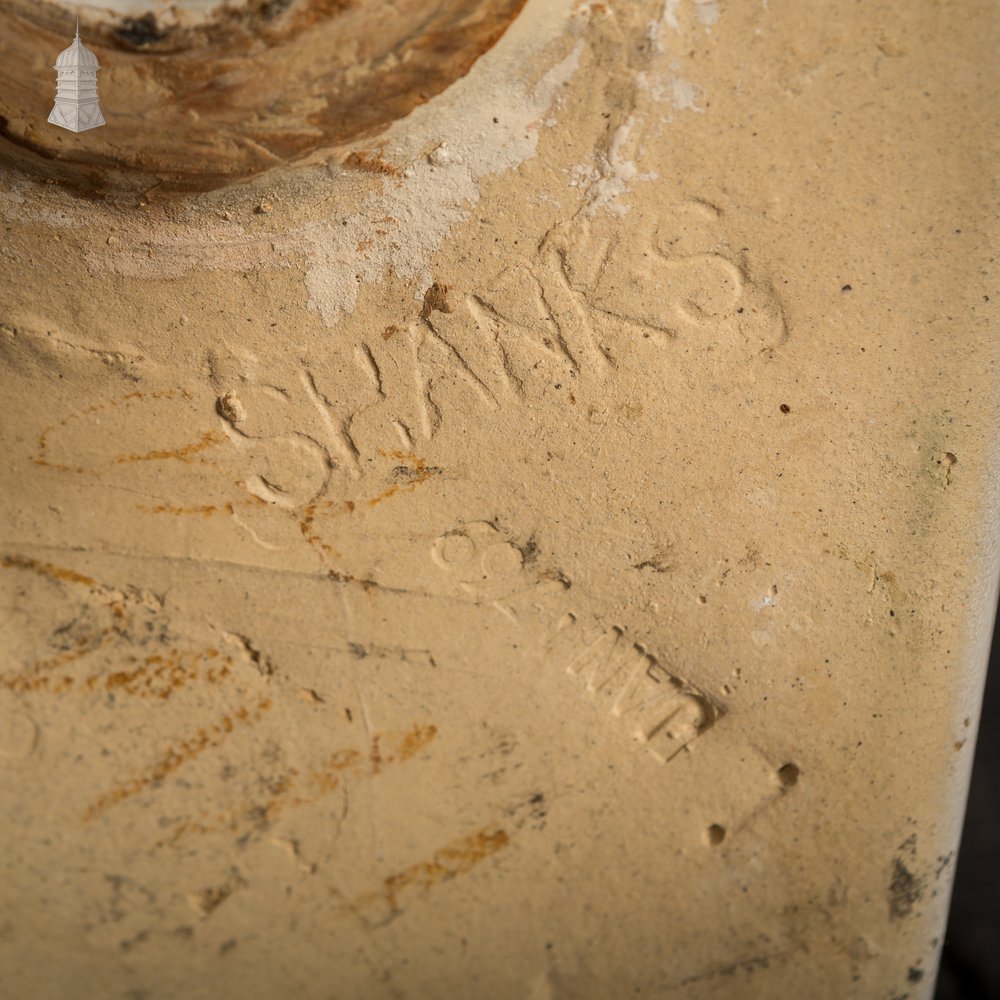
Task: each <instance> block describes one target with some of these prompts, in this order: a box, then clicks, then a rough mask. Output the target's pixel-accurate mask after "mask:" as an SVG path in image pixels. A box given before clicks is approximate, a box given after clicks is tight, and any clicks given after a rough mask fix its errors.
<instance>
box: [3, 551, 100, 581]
mask: <svg viewBox="0 0 1000 1000" xmlns="http://www.w3.org/2000/svg"><path fill="white" fill-rule="evenodd" d="M0 566H2V567H3V568H4V569H26V570H31V572H33V573H38V574H39V575H40V576H47V577H49V578H50V579H53V580H62V581H63V582H64V583H82V584H83V585H84V586H86V587H96V586H98V583H97V581H96V580H93V579H91V578H90V577H89V576H84V575H83V573H77V572H76V570H73V569H66V568H64V567H62V566H54V565H53V564H52V563H47V562H39V561H38V560H37V559H29V558H28V557H27V556H0Z"/></svg>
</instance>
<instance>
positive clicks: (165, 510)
mask: <svg viewBox="0 0 1000 1000" xmlns="http://www.w3.org/2000/svg"><path fill="white" fill-rule="evenodd" d="M241 506H248V505H247V504H241ZM138 507H139V510H141V511H145V512H146V513H147V514H176V515H178V516H179V515H181V514H195V515H197V514H200V515H201V516H202V517H211V516H212V515H213V514H222V513H225V514H232V513H234V508H233V504H232V503H231V502H227V503H224V504H221V505H220V506H216V505H215V504H202V505H200V506H195V507H174V506H173V505H172V504H166V503H161V504H158V505H157V506H156V507H146V506H144V505H143V504H138Z"/></svg>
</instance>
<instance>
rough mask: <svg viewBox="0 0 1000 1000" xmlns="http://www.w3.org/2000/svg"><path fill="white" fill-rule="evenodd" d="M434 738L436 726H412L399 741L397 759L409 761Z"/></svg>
mask: <svg viewBox="0 0 1000 1000" xmlns="http://www.w3.org/2000/svg"><path fill="white" fill-rule="evenodd" d="M435 736H437V726H414V727H413V728H412V729H411V730H410V731H409V732H408V733H406V734H405V735H404V736H403V738H402V740H400V743H399V750H398V751H397V753H398V754H399V759H400V760H409V759H410V758H411V757H413V756H415V755H416V754H418V753H420V751H421V750H423V748H424V747H425V746H427V745H428V744H429V743H430V742H431V741H432V740H433V739H434V737H435Z"/></svg>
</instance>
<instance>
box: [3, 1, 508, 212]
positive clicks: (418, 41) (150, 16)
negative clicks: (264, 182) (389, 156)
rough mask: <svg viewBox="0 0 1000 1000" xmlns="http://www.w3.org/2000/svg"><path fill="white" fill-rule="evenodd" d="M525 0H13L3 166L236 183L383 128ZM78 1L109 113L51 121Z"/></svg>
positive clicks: (92, 177) (7, 14) (79, 177)
mask: <svg viewBox="0 0 1000 1000" xmlns="http://www.w3.org/2000/svg"><path fill="white" fill-rule="evenodd" d="M524 3H525V0H408V2H407V3H404V4H393V3H390V2H388V0H243V2H240V3H227V4H224V5H222V6H214V7H206V6H205V5H204V4H201V5H197V6H198V7H199V8H200V9H199V10H198V16H190V17H188V16H185V12H184V11H183V10H180V12H178V6H179V5H175V6H174V8H173V10H172V11H170V12H168V14H159V13H156V12H155V11H154V10H151V9H149V8H150V7H152V6H154V5H152V4H148V3H135V4H117V5H116V9H117V10H119V11H122V10H129V11H131V13H128V14H124V13H115V12H112V11H107V10H105V11H97V10H96V9H95V8H92V7H85V6H79V7H77V6H73V5H67V6H63V5H62V4H57V3H54V2H47V0H0V15H2V19H3V23H4V31H3V33H2V34H0V55H2V59H0V167H7V168H14V169H20V170H22V171H25V172H27V173H30V174H31V175H32V176H34V177H36V178H38V179H45V180H49V181H52V182H56V183H61V184H65V185H67V186H69V187H72V188H74V189H76V190H77V191H79V192H81V193H84V194H89V195H94V196H98V197H100V196H106V195H111V194H114V193H115V192H120V191H143V190H148V189H149V188H152V187H157V188H158V189H159V190H173V191H185V190H187V191H203V190H210V189H213V188H217V187H221V186H224V185H226V184H229V183H232V182H234V181H238V180H241V179H244V178H247V177H252V176H253V175H255V174H259V173H262V172H263V171H265V170H269V169H271V168H273V167H276V166H280V165H282V164H288V163H292V162H294V161H296V160H298V159H301V158H302V157H304V156H306V155H308V154H309V153H312V152H314V151H315V150H317V149H320V148H324V147H332V146H343V145H346V144H349V143H354V142H356V141H358V140H364V139H366V138H370V137H372V136H374V135H377V134H378V133H379V132H380V131H382V130H383V129H384V128H385V127H386V126H387V125H388V124H390V123H391V122H393V121H396V120H398V119H399V118H402V117H404V116H405V115H407V114H408V113H409V112H410V111H412V110H413V108H415V107H417V106H418V105H419V104H422V103H424V102H425V101H427V100H429V99H430V98H431V97H434V96H435V95H436V94H439V93H440V92H441V91H442V90H444V89H445V88H446V87H447V86H448V85H449V84H451V83H452V82H453V81H455V80H456V79H458V78H459V77H461V76H463V75H464V74H465V73H467V72H468V70H469V69H470V68H471V66H472V64H473V63H474V62H475V60H476V59H477V58H478V57H479V56H480V55H481V54H482V53H483V52H485V51H486V50H487V49H489V48H490V47H491V46H492V45H494V44H495V42H496V41H497V40H498V39H499V38H500V36H501V35H502V34H503V32H504V31H505V30H506V28H507V26H508V25H509V24H510V22H511V21H512V20H513V19H514V18H515V17H516V16H517V14H518V12H519V11H520V9H521V7H522V6H523V5H524ZM70 6H73V10H77V9H79V10H80V11H81V15H82V16H81V19H80V33H81V36H82V37H83V41H84V44H85V45H86V46H87V47H88V48H90V49H91V50H93V51H94V52H95V53H96V54H97V57H98V58H99V60H100V63H101V69H100V72H99V73H98V88H99V93H100V102H101V109H102V111H103V112H104V117H105V119H106V120H107V125H106V126H104V127H102V128H95V129H92V130H90V131H87V132H82V133H72V132H67V131H66V130H64V129H60V128H58V127H57V126H53V125H49V124H48V123H47V121H46V119H47V117H48V114H49V111H50V110H51V107H52V99H53V96H54V94H55V71H54V70H53V68H52V66H53V64H54V63H55V59H56V56H57V55H58V54H59V52H60V51H62V49H64V48H65V47H66V46H67V45H68V44H69V43H70V42H71V41H72V39H73V34H74V31H75V23H76V22H75V15H74V13H72V11H71V9H70ZM143 10H145V12H144V13H141V12H140V11H143ZM88 12H90V14H89V16H88Z"/></svg>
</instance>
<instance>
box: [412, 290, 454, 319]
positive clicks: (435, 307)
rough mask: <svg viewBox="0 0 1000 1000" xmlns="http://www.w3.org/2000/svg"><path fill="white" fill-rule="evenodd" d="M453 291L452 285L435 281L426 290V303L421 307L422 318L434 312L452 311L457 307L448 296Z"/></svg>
mask: <svg viewBox="0 0 1000 1000" xmlns="http://www.w3.org/2000/svg"><path fill="white" fill-rule="evenodd" d="M450 291H451V286H450V285H445V284H442V283H441V282H440V281H435V282H434V283H433V284H432V285H431V286H430V288H428V289H427V291H426V292H424V304H423V306H422V307H421V309H420V318H421V319H427V318H429V317H430V314H431V313H432V312H441V313H452V312H454V311H455V307H454V306H453V305H452V304H451V301H450V300H449V298H448V293H449V292H450Z"/></svg>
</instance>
